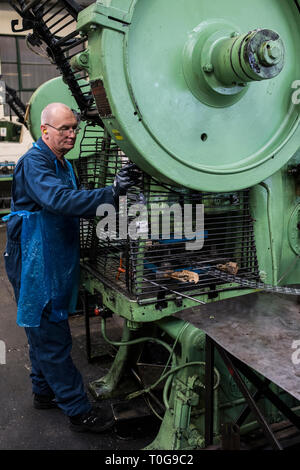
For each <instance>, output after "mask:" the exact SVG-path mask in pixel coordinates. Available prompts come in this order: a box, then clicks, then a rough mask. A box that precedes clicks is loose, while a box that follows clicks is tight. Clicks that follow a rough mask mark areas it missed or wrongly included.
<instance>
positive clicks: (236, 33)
mask: <svg viewBox="0 0 300 470" xmlns="http://www.w3.org/2000/svg"><path fill="white" fill-rule="evenodd" d="M237 36H239V33H238V32H237V31H233V33H231V35H230V37H231V38H236V37H237Z"/></svg>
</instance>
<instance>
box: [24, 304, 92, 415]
mask: <svg viewBox="0 0 300 470" xmlns="http://www.w3.org/2000/svg"><path fill="white" fill-rule="evenodd" d="M25 331H26V334H27V338H28V344H29V348H30V349H29V355H30V360H31V365H32V373H31V375H30V377H31V380H32V391H33V393H37V394H39V395H49V396H55V398H56V400H57V404H58V406H59V407H60V408H61V409H62V410H63V412H64V413H65V414H66V415H67V416H74V415H77V414H81V413H85V412H87V411H89V410H90V409H91V405H90V403H89V401H88V398H87V396H86V393H85V390H84V385H83V380H82V377H81V374H80V373H79V371H78V370H77V368H76V367H75V365H74V363H73V361H72V358H71V349H72V337H71V332H70V327H69V322H68V320H63V321H61V322H58V323H54V322H51V321H49V319H48V312H47V310H46V311H44V312H43V315H42V318H41V323H40V326H39V327H30V328H29V327H26V328H25Z"/></svg>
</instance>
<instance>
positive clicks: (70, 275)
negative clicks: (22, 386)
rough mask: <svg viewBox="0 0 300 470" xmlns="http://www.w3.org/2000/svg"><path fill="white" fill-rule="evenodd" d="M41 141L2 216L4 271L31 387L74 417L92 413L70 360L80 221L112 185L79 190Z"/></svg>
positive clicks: (20, 169) (108, 197)
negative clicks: (21, 332) (25, 352)
mask: <svg viewBox="0 0 300 470" xmlns="http://www.w3.org/2000/svg"><path fill="white" fill-rule="evenodd" d="M65 164H66V165H67V166H66V167H63V165H62V164H61V163H60V162H59V161H58V160H57V158H56V156H55V155H54V154H53V152H52V151H51V150H50V149H49V147H48V146H47V145H46V144H45V143H44V142H43V141H42V139H39V140H38V141H37V143H36V144H34V147H33V148H32V149H30V150H29V151H28V152H27V153H26V154H25V155H24V156H23V157H22V158H21V159H20V160H19V162H18V164H17V166H16V169H15V172H14V178H13V185H12V208H11V209H12V210H11V215H10V216H9V217H8V219H9V220H8V221H7V246H6V252H5V254H4V259H5V265H6V271H7V275H8V278H9V280H10V282H11V283H12V285H13V287H14V291H15V296H16V300H17V303H18V313H17V323H18V324H19V325H20V326H24V327H25V331H26V334H27V338H28V343H29V347H30V351H29V354H30V359H31V365H32V373H31V379H32V389H33V392H34V393H37V394H39V395H48V396H55V398H56V400H57V403H58V405H59V407H60V408H61V409H62V410H63V411H64V412H65V413H66V414H67V415H68V416H74V415H77V414H81V413H85V412H87V411H89V410H90V408H91V405H90V403H89V401H88V398H87V396H86V393H85V391H84V386H83V381H82V377H81V374H80V373H79V371H78V370H77V368H76V367H75V365H74V364H73V361H72V359H71V355H70V353H71V348H72V339H71V333H70V328H69V323H68V313H69V312H72V311H74V307H75V305H76V297H77V296H76V288H77V286H78V279H79V277H78V276H79V219H78V217H91V216H95V215H96V210H97V207H98V206H99V205H100V204H103V203H106V204H107V203H110V204H114V200H113V195H112V189H111V187H106V188H104V189H95V190H78V189H77V185H76V180H75V177H74V173H73V170H72V167H71V165H70V163H69V162H67V161H66V160H65Z"/></svg>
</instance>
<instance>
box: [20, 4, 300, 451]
mask: <svg viewBox="0 0 300 470" xmlns="http://www.w3.org/2000/svg"><path fill="white" fill-rule="evenodd" d="M12 5H13V6H14V8H15V9H16V11H18V13H19V15H20V16H21V17H22V18H23V25H22V28H23V30H30V31H31V32H30V34H29V37H28V40H29V41H30V43H31V45H32V47H34V48H36V50H38V49H39V48H40V47H42V46H43V48H45V47H46V50H47V53H48V55H49V58H50V59H51V61H54V62H55V63H56V65H57V67H58V69H59V70H60V72H61V74H62V79H60V78H59V79H54V80H55V82H54V81H51V82H48V83H46V84H44V85H43V86H42V87H41V88H40V89H38V90H37V91H36V92H35V94H34V97H33V98H32V100H31V103H30V108H29V112H28V127H29V129H30V130H31V133H32V135H33V137H34V138H37V137H38V136H39V135H38V132H39V130H38V127H37V122H38V118H37V116H39V115H40V111H41V109H42V108H43V107H44V106H45V105H46V104H47V103H48V102H50V101H54V100H56V101H57V100H59V101H64V102H65V103H66V104H69V105H70V106H71V107H72V108H73V109H75V110H76V112H78V113H79V115H80V119H81V121H82V133H81V136H80V138H78V143H77V148H76V151H75V152H74V154H76V153H77V152H78V158H76V155H75V156H74V155H72V156H71V158H75V159H74V166H75V168H76V170H77V172H78V176H79V178H80V181H81V184H82V185H83V186H84V187H85V188H96V187H102V186H104V185H108V184H112V182H113V178H114V175H115V173H116V172H117V171H118V170H119V169H120V168H121V167H122V166H123V165H124V164H126V163H128V162H129V161H131V162H134V163H136V164H137V165H138V166H139V168H140V170H141V184H140V185H139V186H138V187H136V188H134V190H132V192H130V194H128V196H127V199H123V200H121V201H120V205H119V208H118V214H117V219H116V221H115V224H113V225H110V224H108V222H107V220H108V219H106V218H105V217H106V214H105V213H103V214H99V217H97V218H96V219H95V220H82V221H81V260H82V263H81V264H82V286H83V288H84V290H85V296H84V298H85V308H86V310H88V309H89V308H90V305H91V303H92V304H93V305H96V304H97V307H98V311H99V312H100V313H101V316H102V319H101V323H102V332H103V334H104V336H105V337H106V330H105V319H106V317H107V315H111V314H115V315H119V316H121V317H122V318H123V319H124V328H123V336H122V340H121V341H119V342H113V344H114V345H115V346H116V347H118V352H117V354H116V357H115V360H114V363H113V365H112V367H111V370H110V371H109V373H108V374H107V375H106V376H105V377H101V378H99V380H97V381H95V382H93V383H91V384H90V390H91V392H92V393H93V394H94V396H95V397H97V398H99V399H106V398H109V397H114V396H116V395H117V394H121V395H123V396H124V395H126V396H127V398H128V399H131V400H132V403H134V400H135V399H137V397H139V396H143V397H146V399H147V400H148V403H149V404H150V406H151V409H152V411H153V412H154V413H155V414H156V415H157V416H158V419H160V420H161V426H160V429H159V432H158V434H157V436H156V438H155V439H154V441H153V442H152V443H151V444H149V446H148V448H150V449H151V448H153V449H168V450H169V449H197V448H203V447H205V446H209V445H211V444H213V443H215V444H216V443H218V442H220V440H221V441H222V442H223V445H225V444H226V445H227V447H238V441H239V436H240V434H247V433H249V431H251V430H253V429H255V427H257V425H259V426H260V427H261V428H262V429H263V431H264V434H265V435H266V437H267V439H268V441H269V443H270V445H271V447H272V448H276V449H280V448H282V445H281V443H280V442H279V440H278V439H277V437H276V436H275V434H274V431H273V429H272V427H271V424H273V423H276V422H280V421H282V420H283V419H287V420H288V421H289V422H290V423H291V424H292V425H293V426H295V428H296V429H299V423H300V421H299V416H298V412H299V399H300V393H299V384H300V380H299V370H298V369H297V364H298V363H299V362H298V359H297V357H298V356H297V345H298V346H299V344H300V341H299V342H297V341H298V340H300V322H299V312H298V310H299V309H298V307H297V303H296V301H297V296H298V295H299V293H300V290H299V289H297V287H296V286H295V285H296V284H298V283H299V274H300V272H299V263H298V260H299V254H300V244H299V223H300V222H299V211H300V203H299V168H300V166H299V163H300V162H299V159H300V151H299V145H300V126H299V102H298V101H299V100H298V99H297V83H298V80H299V79H300V62H299V57H298V51H297V45H298V44H299V41H300V5H299V2H298V1H297V0H283V1H280V2H278V1H276V0H264V1H263V2H262V1H258V0H254V1H252V2H251V4H247V7H246V8H244V9H243V10H241V8H240V7H239V6H240V5H239V2H237V1H235V0H226V1H224V0H217V1H215V2H211V1H208V0H201V1H199V0H189V1H188V2H186V1H183V0H177V1H176V2H174V0H164V1H163V2H162V1H159V0H151V1H149V0H102V1H97V2H95V3H92V4H91V5H90V6H88V7H87V8H85V9H82V8H81V7H79V6H78V5H77V4H76V3H74V2H73V1H70V0H67V1H61V0H58V1H55V2H50V3H49V2H46V1H43V0H42V1H37V0H32V1H29V0H28V1H22V0H18V1H13V2H12ZM17 25H18V21H16V22H14V24H13V29H15V30H17V29H16V28H17ZM18 31H20V28H19V29H18ZM51 87H52V88H51ZM46 90H47V91H46ZM51 90H52V91H51ZM54 90H55V91H54ZM57 97H59V99H58V98H57ZM35 126H36V127H35ZM203 213H204V224H203V223H201V221H202V218H201V215H202V214H203ZM127 229H128V230H127ZM245 294H247V295H245ZM288 295H289V296H288ZM106 339H107V341H109V342H110V340H109V339H108V338H107V337H106ZM149 344H151V345H152V346H151V348H149ZM147 348H148V354H149V350H150V351H151V356H152V367H151V371H152V381H151V383H145V382H144V380H143V378H142V367H141V364H142V363H143V357H145V356H143V355H145V354H146V352H147ZM145 351H146V352H145ZM293 352H294V353H295V354H294V356H293ZM293 358H294V359H293ZM132 370H133V371H134V372H133V373H134V374H135V377H137V378H138V381H139V387H135V388H134V389H132V388H130V387H129V389H128V380H127V379H128V377H129V373H131V372H132ZM156 371H158V375H157V373H156ZM158 389H159V392H158V391H157V390H158ZM150 402H151V403H150ZM129 404H130V400H129ZM132 406H133V405H132ZM224 443H225V444H224Z"/></svg>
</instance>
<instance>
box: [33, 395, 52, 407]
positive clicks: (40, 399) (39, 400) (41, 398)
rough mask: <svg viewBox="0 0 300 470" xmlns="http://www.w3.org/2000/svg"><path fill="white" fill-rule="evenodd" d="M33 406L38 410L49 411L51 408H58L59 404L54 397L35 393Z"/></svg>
mask: <svg viewBox="0 0 300 470" xmlns="http://www.w3.org/2000/svg"><path fill="white" fill-rule="evenodd" d="M33 406H34V408H36V409H37V410H49V409H50V408H57V403H56V401H55V398H54V397H53V396H49V395H38V394H37V393H34V397H33Z"/></svg>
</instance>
